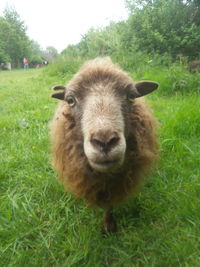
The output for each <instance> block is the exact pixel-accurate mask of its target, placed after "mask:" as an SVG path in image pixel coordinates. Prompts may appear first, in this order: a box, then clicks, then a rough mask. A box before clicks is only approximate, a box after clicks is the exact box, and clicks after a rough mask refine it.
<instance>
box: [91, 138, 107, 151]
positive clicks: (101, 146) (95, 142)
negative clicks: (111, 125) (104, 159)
mask: <svg viewBox="0 0 200 267" xmlns="http://www.w3.org/2000/svg"><path fill="white" fill-rule="evenodd" d="M91 143H92V145H93V146H94V147H96V148H97V149H100V150H104V148H105V147H106V143H104V142H102V141H101V140H99V139H97V138H93V139H92V140H91Z"/></svg>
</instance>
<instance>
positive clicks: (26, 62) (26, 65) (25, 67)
mask: <svg viewBox="0 0 200 267" xmlns="http://www.w3.org/2000/svg"><path fill="white" fill-rule="evenodd" d="M23 62H24V69H25V70H27V69H28V59H27V58H25V57H24V59H23Z"/></svg>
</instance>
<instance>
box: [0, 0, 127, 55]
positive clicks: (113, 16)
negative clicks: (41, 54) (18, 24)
mask: <svg viewBox="0 0 200 267" xmlns="http://www.w3.org/2000/svg"><path fill="white" fill-rule="evenodd" d="M6 5H8V6H12V7H14V8H15V9H16V11H17V12H18V14H19V15H20V17H21V19H22V20H23V21H24V22H25V25H26V26H27V27H28V30H27V34H28V36H29V38H30V39H33V40H35V41H37V42H38V43H39V44H40V45H41V47H42V48H46V47H47V46H54V47H55V48H56V49H57V50H58V51H59V52H61V51H62V50H63V49H64V48H66V46H67V45H68V44H75V43H77V42H79V40H80V38H81V35H83V34H84V33H86V32H87V30H88V29H89V28H91V27H97V26H105V25H107V24H109V21H119V20H124V19H126V18H127V16H128V15H127V14H128V12H127V10H126V8H125V5H124V0H0V16H2V15H3V10H4V9H5V7H6Z"/></svg>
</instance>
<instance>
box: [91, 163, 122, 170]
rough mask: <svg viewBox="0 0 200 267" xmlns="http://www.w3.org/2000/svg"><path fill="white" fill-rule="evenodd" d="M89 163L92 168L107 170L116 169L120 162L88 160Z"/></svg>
mask: <svg viewBox="0 0 200 267" xmlns="http://www.w3.org/2000/svg"><path fill="white" fill-rule="evenodd" d="M90 165H91V167H92V168H93V169H94V170H97V171H100V172H108V171H113V170H116V169H118V167H119V166H121V162H120V161H118V160H103V161H90Z"/></svg>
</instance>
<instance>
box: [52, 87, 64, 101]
mask: <svg viewBox="0 0 200 267" xmlns="http://www.w3.org/2000/svg"><path fill="white" fill-rule="evenodd" d="M52 90H55V91H57V90H63V91H62V92H56V93H53V94H52V95H51V97H54V98H57V99H60V100H64V97H65V90H66V87H65V86H63V85H56V86H54V87H53V88H52Z"/></svg>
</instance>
